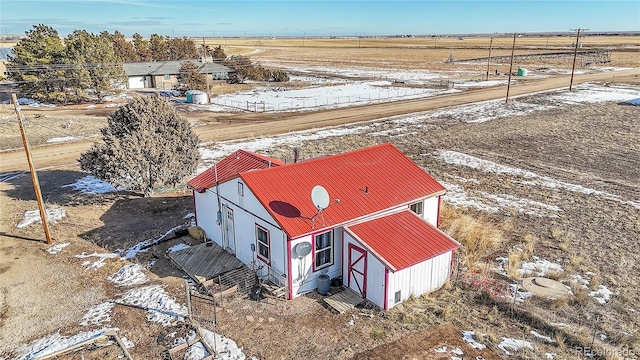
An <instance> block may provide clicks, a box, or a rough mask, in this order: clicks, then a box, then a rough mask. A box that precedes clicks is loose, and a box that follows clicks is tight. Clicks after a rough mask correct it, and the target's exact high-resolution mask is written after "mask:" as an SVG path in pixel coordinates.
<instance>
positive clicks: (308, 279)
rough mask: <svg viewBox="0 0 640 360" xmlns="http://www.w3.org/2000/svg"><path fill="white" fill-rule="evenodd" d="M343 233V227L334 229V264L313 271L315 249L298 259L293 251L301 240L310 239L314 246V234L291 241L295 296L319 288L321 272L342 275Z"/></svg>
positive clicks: (330, 275) (335, 275) (333, 275)
mask: <svg viewBox="0 0 640 360" xmlns="http://www.w3.org/2000/svg"><path fill="white" fill-rule="evenodd" d="M322 232H324V231H322ZM322 232H320V233H322ZM342 233H343V230H342V228H338V229H334V230H333V265H330V266H327V267H324V268H322V269H320V270H317V271H315V272H314V271H313V261H314V251H313V250H312V251H311V253H310V254H309V255H307V256H306V257H304V258H303V259H298V257H297V256H296V255H295V254H294V253H293V247H294V246H296V244H299V243H301V242H305V241H308V242H310V243H311V245H312V246H313V245H314V240H313V237H314V236H313V235H308V236H304V237H301V238H297V239H295V240H293V241H291V244H290V246H291V249H292V251H291V279H292V289H293V297H298V296H300V295H303V294H305V293H307V292H309V291H312V290H314V289H317V288H318V276H320V274H323V273H326V274H327V275H329V277H330V278H332V279H333V278H335V277H339V276H340V275H342ZM314 235H315V234H314Z"/></svg>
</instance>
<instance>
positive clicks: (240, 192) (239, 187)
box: [238, 181, 244, 196]
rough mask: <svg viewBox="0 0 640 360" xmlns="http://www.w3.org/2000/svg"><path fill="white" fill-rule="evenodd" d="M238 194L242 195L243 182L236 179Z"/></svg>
mask: <svg viewBox="0 0 640 360" xmlns="http://www.w3.org/2000/svg"><path fill="white" fill-rule="evenodd" d="M238 195H240V196H244V184H243V183H241V182H240V181H238Z"/></svg>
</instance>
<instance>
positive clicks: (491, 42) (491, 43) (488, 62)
mask: <svg viewBox="0 0 640 360" xmlns="http://www.w3.org/2000/svg"><path fill="white" fill-rule="evenodd" d="M492 45H493V37H492V38H491V41H489V59H487V81H489V64H491V47H492Z"/></svg>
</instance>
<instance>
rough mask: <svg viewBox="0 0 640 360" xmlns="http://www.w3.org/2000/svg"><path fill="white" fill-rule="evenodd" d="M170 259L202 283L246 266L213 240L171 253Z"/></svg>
mask: <svg viewBox="0 0 640 360" xmlns="http://www.w3.org/2000/svg"><path fill="white" fill-rule="evenodd" d="M207 245H208V246H207ZM169 259H171V261H172V262H173V263H174V264H176V266H178V267H179V268H180V269H182V270H183V271H184V272H186V273H187V274H188V275H189V276H190V277H191V278H193V279H194V280H196V281H198V282H200V283H203V282H204V281H206V280H209V279H212V278H214V277H217V276H218V275H221V274H224V273H226V272H229V271H231V270H234V269H237V268H240V267H242V266H244V264H243V263H242V261H240V260H238V258H236V257H235V256H233V255H232V254H230V253H228V252H227V251H226V250H224V249H223V248H222V247H221V246H220V245H218V244H216V243H213V242H210V243H208V244H207V243H202V244H198V245H195V246H192V247H190V248H188V249H183V250H179V251H175V252H172V253H169Z"/></svg>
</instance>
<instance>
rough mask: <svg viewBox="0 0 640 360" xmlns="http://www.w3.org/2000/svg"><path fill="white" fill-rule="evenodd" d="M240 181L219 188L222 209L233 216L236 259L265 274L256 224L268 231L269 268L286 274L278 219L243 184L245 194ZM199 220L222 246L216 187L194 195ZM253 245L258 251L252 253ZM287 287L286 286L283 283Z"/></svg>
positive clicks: (283, 246)
mask: <svg viewBox="0 0 640 360" xmlns="http://www.w3.org/2000/svg"><path fill="white" fill-rule="evenodd" d="M239 182H240V183H242V181H241V180H240V179H233V180H229V181H227V182H225V183H222V184H220V185H219V187H218V188H219V190H220V206H221V207H228V208H229V209H231V210H233V214H234V230H235V231H234V233H235V251H236V257H237V258H238V259H240V260H241V261H242V262H243V263H245V264H247V265H248V266H249V268H252V269H255V270H256V271H257V272H258V275H260V276H263V275H266V272H267V267H266V266H264V265H265V263H264V262H263V261H261V260H258V259H257V256H256V253H257V244H256V226H255V225H256V224H257V225H260V226H261V227H263V228H265V229H267V230H268V231H269V245H270V249H269V250H270V254H269V255H270V260H271V261H270V266H271V267H272V268H273V269H274V270H275V271H277V272H278V273H279V274H282V275H286V274H287V263H286V259H287V249H286V241H287V237H286V234H285V233H284V232H283V231H282V230H281V229H280V228H279V227H278V226H277V224H276V222H275V220H274V219H273V218H272V217H271V216H270V215H269V214H268V213H267V211H266V210H265V209H264V207H263V206H262V204H260V202H259V201H258V199H256V197H255V196H254V195H253V193H252V192H251V191H250V190H249V189H248V188H247V187H246V185H245V184H242V188H243V194H244V195H242V196H241V195H240V194H239V191H238V183H239ZM195 202H196V217H197V223H198V226H200V227H202V228H203V229H204V230H205V232H206V233H207V238H210V239H212V240H213V241H215V242H216V243H217V244H218V245H220V246H222V245H223V244H222V228H221V226H220V225H219V224H218V223H217V212H218V200H217V199H216V187H212V188H210V189H208V190H207V191H206V192H205V193H203V194H200V193H197V192H196V193H195ZM251 244H256V252H255V253H254V252H252V251H251ZM282 285H284V284H282Z"/></svg>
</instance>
